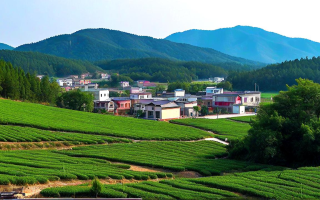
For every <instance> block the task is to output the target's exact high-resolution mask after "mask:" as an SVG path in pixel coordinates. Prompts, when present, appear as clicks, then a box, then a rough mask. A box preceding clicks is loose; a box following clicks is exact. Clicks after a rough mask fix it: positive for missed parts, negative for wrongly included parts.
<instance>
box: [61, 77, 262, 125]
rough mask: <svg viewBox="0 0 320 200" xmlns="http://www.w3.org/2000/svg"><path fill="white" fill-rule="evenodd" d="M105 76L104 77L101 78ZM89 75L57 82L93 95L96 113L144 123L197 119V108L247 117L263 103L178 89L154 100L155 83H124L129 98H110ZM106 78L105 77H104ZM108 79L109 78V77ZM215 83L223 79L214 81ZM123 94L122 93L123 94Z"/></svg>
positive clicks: (244, 94)
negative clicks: (109, 113) (133, 84)
mask: <svg viewBox="0 0 320 200" xmlns="http://www.w3.org/2000/svg"><path fill="white" fill-rule="evenodd" d="M102 75H103V74H101V77H102ZM88 76H89V74H83V75H81V78H79V77H78V76H76V75H72V76H69V77H68V78H64V79H58V80H57V82H58V84H59V85H60V86H61V87H63V88H65V90H66V91H68V90H72V89H80V90H82V91H86V92H91V93H92V94H93V95H94V109H95V110H97V111H105V112H112V113H114V114H115V115H127V114H130V115H136V116H140V117H143V118H145V119H152V120H170V119H177V118H186V117H196V116H197V115H198V112H197V111H196V110H195V109H194V107H196V106H200V107H201V106H206V107H208V110H209V111H216V112H221V111H224V112H228V113H238V114H242V113H245V111H246V109H247V108H256V107H257V106H258V105H259V103H260V101H261V93H260V92H256V91H241V92H239V91H236V92H234V91H233V92H230V91H224V90H223V88H216V87H207V88H206V90H205V91H200V92H198V93H197V94H196V95H191V94H186V93H185V90H182V89H176V90H175V91H174V92H166V91H161V92H158V93H156V95H155V96H153V95H152V93H151V92H148V90H147V89H146V88H150V87H155V86H156V85H155V83H151V82H149V81H146V80H139V81H137V82H136V85H137V86H138V87H132V86H130V84H129V82H127V81H122V82H120V86H121V88H122V90H129V91H130V96H129V97H110V96H109V91H117V92H119V91H118V90H114V89H103V88H98V84H96V83H91V80H90V79H84V78H86V77H88ZM104 77H105V76H104ZM106 77H107V76H106ZM214 81H215V82H220V81H223V78H219V77H215V80H214ZM120 92H121V91H120Z"/></svg>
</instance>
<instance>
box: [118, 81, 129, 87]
mask: <svg viewBox="0 0 320 200" xmlns="http://www.w3.org/2000/svg"><path fill="white" fill-rule="evenodd" d="M120 86H121V87H123V88H124V87H128V86H130V84H129V82H128V81H121V82H120Z"/></svg>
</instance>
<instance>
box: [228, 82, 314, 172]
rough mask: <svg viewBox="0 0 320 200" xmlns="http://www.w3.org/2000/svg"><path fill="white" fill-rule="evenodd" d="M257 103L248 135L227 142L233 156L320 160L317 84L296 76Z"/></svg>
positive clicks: (292, 162)
mask: <svg viewBox="0 0 320 200" xmlns="http://www.w3.org/2000/svg"><path fill="white" fill-rule="evenodd" d="M296 81H297V83H298V84H297V85H293V86H291V87H290V86H287V91H281V92H280V94H279V95H277V96H275V97H274V103H271V104H263V105H261V106H260V108H259V111H258V114H257V117H256V120H254V121H253V122H251V126H252V127H251V129H250V130H249V134H248V136H246V137H245V138H244V139H243V140H241V141H238V142H236V143H234V144H232V145H230V146H229V151H230V155H231V156H232V157H235V158H241V159H247V160H252V161H256V162H260V163H268V164H281V165H290V166H301V165H319V164H320V120H319V116H320V84H318V83H314V82H313V81H311V80H307V79H301V78H300V79H297V80H296Z"/></svg>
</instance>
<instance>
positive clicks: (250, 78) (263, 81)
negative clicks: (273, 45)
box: [228, 57, 320, 91]
mask: <svg viewBox="0 0 320 200" xmlns="http://www.w3.org/2000/svg"><path fill="white" fill-rule="evenodd" d="M297 78H307V79H310V80H313V81H314V82H316V83H320V57H317V58H316V57H313V58H312V59H308V58H305V59H300V60H298V59H296V60H293V61H285V62H283V63H281V64H273V65H269V66H267V67H264V68H262V69H258V70H255V71H250V72H240V73H230V74H229V76H228V81H230V82H231V83H232V84H233V87H234V88H235V89H238V90H253V89H254V84H255V83H257V84H258V85H259V89H260V90H261V91H279V90H286V85H287V84H288V85H294V84H295V83H296V81H295V79H297Z"/></svg>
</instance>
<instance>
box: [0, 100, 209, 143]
mask: <svg viewBox="0 0 320 200" xmlns="http://www.w3.org/2000/svg"><path fill="white" fill-rule="evenodd" d="M0 113H1V115H0V123H2V124H11V125H25V126H31V127H37V128H41V129H47V130H57V131H70V132H82V133H92V134H100V135H107V136H117V137H123V138H130V139H142V140H196V139H202V138H205V137H209V135H210V134H209V133H207V132H205V131H202V130H197V129H190V128H188V127H184V126H177V125H175V124H168V123H167V122H156V121H151V120H142V119H135V118H130V117H120V116H119V117H117V116H108V115H99V114H96V113H87V112H79V111H74V110H68V109H62V108H55V107H50V106H44V105H40V104H33V103H22V102H15V101H10V100H4V99H0Z"/></svg>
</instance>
